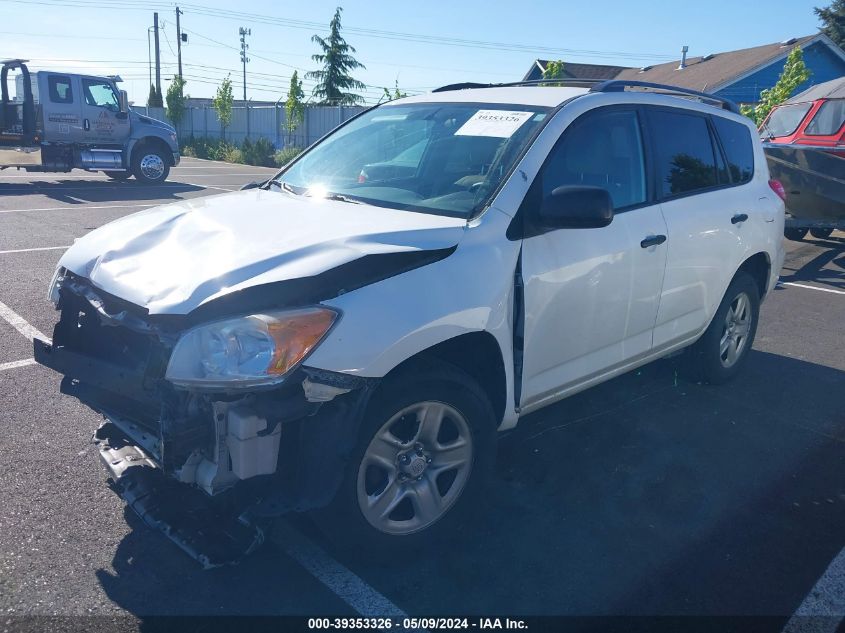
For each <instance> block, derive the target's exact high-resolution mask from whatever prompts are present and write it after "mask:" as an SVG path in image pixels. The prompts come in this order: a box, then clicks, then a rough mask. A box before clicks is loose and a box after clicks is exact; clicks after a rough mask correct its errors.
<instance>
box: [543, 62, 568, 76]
mask: <svg viewBox="0 0 845 633" xmlns="http://www.w3.org/2000/svg"><path fill="white" fill-rule="evenodd" d="M564 77H566V73H565V72H564V70H563V60H562V59H559V60H557V61H550V62H547V63H546V69H545V70H544V71H543V79H563V78H564Z"/></svg>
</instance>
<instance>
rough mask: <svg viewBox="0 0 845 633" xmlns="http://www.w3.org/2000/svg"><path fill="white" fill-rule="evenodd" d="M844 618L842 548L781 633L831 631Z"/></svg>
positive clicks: (844, 560)
mask: <svg viewBox="0 0 845 633" xmlns="http://www.w3.org/2000/svg"><path fill="white" fill-rule="evenodd" d="M843 620H845V549H843V550H842V551H841V552H839V555H838V556H837V557H836V558H834V559H833V562H831V563H830V565H829V566H828V568H827V569H826V570H825V572H824V574H822V577H821V578H819V580H818V582H817V583H816V584H815V585H814V586H813V588H812V590H811V591H810V593H809V594H807V597H806V598H804V601H803V602H802V603H801V604H800V605H799V606H798V609H797V610H796V611H795V614H794V615H793V616H792V617H791V618H789V621H788V622H787V623H786V626H784V627H783V631H784V633H805V632H806V633H810V632H811V631H812V633H827V632H828V631H829V632H830V633H834V631H836V630H837V629H838V627H839V625H840V624H841V623H842V622H843Z"/></svg>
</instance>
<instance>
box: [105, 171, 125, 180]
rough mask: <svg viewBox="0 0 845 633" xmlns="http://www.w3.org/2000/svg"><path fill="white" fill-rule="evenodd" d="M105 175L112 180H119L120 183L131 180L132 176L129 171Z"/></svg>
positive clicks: (111, 172) (108, 172) (109, 172)
mask: <svg viewBox="0 0 845 633" xmlns="http://www.w3.org/2000/svg"><path fill="white" fill-rule="evenodd" d="M104 173H105V174H106V176H108V177H109V178H111V179H112V180H118V181H120V182H123V181H125V180H129V177H130V176H131V175H132V174H130V173H129V172H128V171H107V172H104Z"/></svg>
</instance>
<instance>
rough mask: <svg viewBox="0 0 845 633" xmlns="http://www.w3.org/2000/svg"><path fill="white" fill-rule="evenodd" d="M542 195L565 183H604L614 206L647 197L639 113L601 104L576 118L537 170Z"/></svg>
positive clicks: (636, 202) (637, 202) (643, 199)
mask: <svg viewBox="0 0 845 633" xmlns="http://www.w3.org/2000/svg"><path fill="white" fill-rule="evenodd" d="M541 177H542V195H543V198H545V197H546V196H548V195H549V194H550V193H551V192H552V191H553V190H554V189H556V188H557V187H561V186H563V185H589V186H594V187H602V188H603V189H606V190H607V191H608V193H610V197H611V198H612V200H613V208H614V209H624V208H625V207H630V206H633V205H636V204H641V203H643V202H645V201H646V178H645V161H644V159H643V143H642V136H641V134H640V125H639V120H638V118H637V113H636V112H635V111H632V110H604V111H602V110H599V111H596V112H591V113H588V114H586V115H584V116H582V117H581V118H579V119H576V120H575V121H574V122H573V123H572V124H571V125H570V126H569V127H568V128H566V130H565V131H564V133H563V135H562V136H561V138H560V140H559V141H558V142H557V144H556V145H555V146H554V148H553V149H552V151H551V153H550V154H549V156H548V158H547V159H546V163H545V164H544V165H543V169H542V171H541Z"/></svg>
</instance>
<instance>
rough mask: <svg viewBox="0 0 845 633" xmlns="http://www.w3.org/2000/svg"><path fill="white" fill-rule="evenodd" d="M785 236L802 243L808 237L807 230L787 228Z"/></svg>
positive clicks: (784, 232) (784, 231)
mask: <svg viewBox="0 0 845 633" xmlns="http://www.w3.org/2000/svg"><path fill="white" fill-rule="evenodd" d="M783 236H784V237H785V238H786V239H788V240H792V241H793V242H800V241H801V240H803V239H804V238H805V237H806V236H807V229H793V228H787V229H784V230H783Z"/></svg>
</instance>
